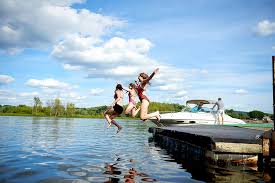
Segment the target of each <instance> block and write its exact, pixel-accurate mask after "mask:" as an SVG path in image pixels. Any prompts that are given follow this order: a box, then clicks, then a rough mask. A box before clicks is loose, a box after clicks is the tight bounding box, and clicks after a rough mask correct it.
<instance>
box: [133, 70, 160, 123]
mask: <svg viewBox="0 0 275 183" xmlns="http://www.w3.org/2000/svg"><path fill="white" fill-rule="evenodd" d="M158 70H159V68H157V69H156V70H154V72H153V73H152V74H151V75H150V76H148V75H147V74H146V73H140V74H139V76H138V80H139V82H140V83H139V84H137V92H138V97H139V100H140V102H141V109H140V119H142V120H144V121H145V120H146V119H149V118H153V117H155V118H157V121H158V122H159V121H160V114H159V111H156V112H153V113H150V114H148V107H149V104H150V100H149V99H148V97H147V96H146V94H145V91H146V88H147V86H148V85H149V84H150V83H149V81H150V80H151V79H152V78H153V77H154V75H155V74H156V73H157V72H158Z"/></svg>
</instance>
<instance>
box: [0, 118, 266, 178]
mask: <svg viewBox="0 0 275 183" xmlns="http://www.w3.org/2000/svg"><path fill="white" fill-rule="evenodd" d="M117 122H118V123H119V124H121V125H122V126H123V127H124V128H123V129H122V130H121V132H119V133H118V134H116V128H115V127H111V128H109V129H107V128H106V127H107V123H106V121H105V120H102V119H63V118H62V119H55V118H36V117H0V182H43V183H45V182H66V183H67V182H81V183H82V182H165V183H166V182H200V181H203V182H230V181H232V182H268V181H270V182H271V176H270V173H268V172H267V173H265V172H264V171H258V170H255V168H254V169H253V168H250V167H233V168H232V167H230V168H218V167H215V166H211V167H206V168H204V170H201V168H202V166H200V165H196V164H195V163H194V165H191V167H190V164H188V165H187V164H185V163H184V162H180V163H177V160H175V159H173V157H172V156H171V155H169V154H167V151H166V150H164V149H161V148H160V147H158V146H157V144H156V143H155V142H153V141H152V138H151V137H152V134H150V133H148V127H149V126H153V124H151V123H144V122H141V121H125V120H117ZM201 171H203V172H204V173H200V172H201ZM205 172H207V173H205ZM244 180H245V181H244Z"/></svg>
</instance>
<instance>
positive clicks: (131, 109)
mask: <svg viewBox="0 0 275 183" xmlns="http://www.w3.org/2000/svg"><path fill="white" fill-rule="evenodd" d="M123 89H124V90H126V91H127V92H128V96H129V104H128V106H127V108H126V110H125V114H126V115H127V114H129V113H131V114H132V117H135V116H136V115H137V113H138V112H139V110H140V107H139V108H138V109H137V108H136V106H137V102H136V95H137V92H136V85H135V84H134V83H130V84H129V89H125V88H123Z"/></svg>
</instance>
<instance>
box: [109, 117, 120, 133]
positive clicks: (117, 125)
mask: <svg viewBox="0 0 275 183" xmlns="http://www.w3.org/2000/svg"><path fill="white" fill-rule="evenodd" d="M117 116H119V114H113V115H111V116H110V119H111V123H112V124H114V125H115V126H116V127H117V133H118V132H119V131H120V130H121V129H122V126H120V125H119V124H118V123H117V122H116V121H115V120H114V118H116V117H117Z"/></svg>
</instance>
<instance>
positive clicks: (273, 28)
mask: <svg viewBox="0 0 275 183" xmlns="http://www.w3.org/2000/svg"><path fill="white" fill-rule="evenodd" d="M256 30H257V32H258V34H259V35H261V36H269V35H271V34H273V33H275V22H270V21H269V20H262V21H260V22H259V23H258V24H257V28H256Z"/></svg>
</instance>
